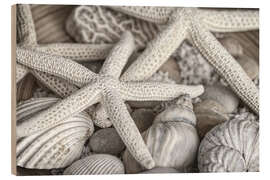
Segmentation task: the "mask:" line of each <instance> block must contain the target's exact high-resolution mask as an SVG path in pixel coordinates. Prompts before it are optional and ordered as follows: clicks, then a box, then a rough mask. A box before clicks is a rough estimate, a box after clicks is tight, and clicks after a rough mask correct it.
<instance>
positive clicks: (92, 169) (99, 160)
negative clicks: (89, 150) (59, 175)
mask: <svg viewBox="0 0 270 180" xmlns="http://www.w3.org/2000/svg"><path fill="white" fill-rule="evenodd" d="M124 173H125V170H124V165H123V163H122V161H121V160H120V159H118V158H117V157H115V156H112V155H108V154H94V155H90V156H88V157H86V158H84V159H80V160H78V161H76V162H74V163H73V164H72V165H71V166H69V167H68V168H66V169H65V171H64V175H94V174H124Z"/></svg>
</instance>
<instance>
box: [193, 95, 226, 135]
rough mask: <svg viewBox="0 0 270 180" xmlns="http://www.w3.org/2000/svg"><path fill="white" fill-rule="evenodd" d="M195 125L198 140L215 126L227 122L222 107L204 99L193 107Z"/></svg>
mask: <svg viewBox="0 0 270 180" xmlns="http://www.w3.org/2000/svg"><path fill="white" fill-rule="evenodd" d="M194 113H195V114H196V118H197V124H196V128H197V130H198V134H199V137H200V139H202V138H203V137H204V135H205V134H206V133H207V132H208V131H210V130H211V129H212V128H213V127H215V126H216V125H218V124H220V123H223V122H225V121H227V120H229V116H228V114H226V112H225V110H224V108H223V106H222V105H220V104H219V103H217V102H216V101H214V100H212V99H206V100H204V101H202V102H200V103H197V104H196V105H195V106H194Z"/></svg>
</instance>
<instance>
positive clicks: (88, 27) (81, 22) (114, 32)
mask: <svg viewBox="0 0 270 180" xmlns="http://www.w3.org/2000/svg"><path fill="white" fill-rule="evenodd" d="M66 31H67V32H68V33H69V34H70V35H71V36H72V37H73V38H74V39H75V40H76V41H77V42H82V43H91V44H101V43H116V42H118V40H119V38H120V37H121V35H122V33H123V32H125V31H130V32H131V33H132V35H133V36H134V39H135V44H136V46H137V47H138V48H144V47H145V46H146V44H147V43H148V41H150V40H152V39H153V38H154V37H155V36H156V34H157V33H158V32H159V26H157V25H156V24H154V23H150V22H147V21H143V20H140V19H138V18H134V17H131V16H128V15H126V14H123V13H120V12H117V11H113V10H111V9H108V8H105V7H101V6H79V7H76V8H75V9H74V10H73V12H72V13H71V15H70V16H69V18H68V19H67V21H66Z"/></svg>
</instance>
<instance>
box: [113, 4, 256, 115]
mask: <svg viewBox="0 0 270 180" xmlns="http://www.w3.org/2000/svg"><path fill="white" fill-rule="evenodd" d="M110 8H112V9H116V10H118V11H121V12H123V13H127V14H129V15H132V16H135V17H138V18H142V19H144V20H147V21H151V22H155V23H160V24H164V23H166V24H167V27H166V28H165V29H164V30H163V31H162V32H160V34H158V36H157V37H156V38H155V39H153V40H152V41H151V42H149V43H148V45H147V47H146V49H145V50H144V51H143V53H142V54H141V55H140V56H139V57H138V59H137V60H136V62H134V63H133V64H132V65H131V66H130V67H129V68H128V69H127V70H126V71H125V73H124V74H123V75H122V76H121V79H122V80H124V81H140V80H146V79H148V78H149V77H150V76H151V75H152V74H153V73H155V72H156V71H157V70H158V69H159V68H160V67H161V65H162V64H163V63H164V62H165V61H166V60H167V59H168V58H169V57H170V55H171V54H172V53H173V52H174V51H175V50H176V49H177V47H179V45H180V44H181V43H182V42H183V41H184V40H185V39H187V40H189V41H191V42H192V43H193V44H194V45H195V46H196V47H197V48H198V50H199V51H200V52H201V53H202V55H203V56H204V57H205V58H206V59H207V60H208V62H209V63H210V64H212V65H213V67H214V68H215V70H216V71H217V72H218V73H219V74H220V75H221V76H222V77H223V78H224V79H225V80H226V81H227V82H228V84H229V86H230V87H231V88H232V90H233V91H234V92H235V93H236V94H237V95H238V96H239V97H240V98H241V99H242V100H243V102H245V103H246V104H247V105H248V106H249V107H250V108H251V109H252V110H253V111H254V112H255V113H257V114H258V113H259V92H258V89H257V87H256V86H255V84H254V83H253V82H252V80H251V79H250V78H249V77H248V76H247V74H246V73H245V71H244V70H243V69H242V67H241V66H240V65H239V64H238V63H237V62H236V61H235V59H234V58H233V57H232V56H231V55H230V54H229V53H228V52H227V50H226V49H225V48H224V47H223V46H222V45H221V44H220V43H219V42H218V40H217V39H216V38H215V37H214V36H213V34H212V33H211V32H210V31H212V32H235V31H248V30H254V29H258V27H259V18H258V16H259V15H258V11H254V10H245V11H241V10H209V9H197V8H162V7H126V6H123V7H122V6H121V7H120V6H114V7H110Z"/></svg>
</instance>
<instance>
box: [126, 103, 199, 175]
mask: <svg viewBox="0 0 270 180" xmlns="http://www.w3.org/2000/svg"><path fill="white" fill-rule="evenodd" d="M190 104H191V103H190ZM194 122H195V123H196V117H195V116H194V114H193V111H192V109H190V108H188V106H185V105H183V106H179V105H178V104H177V105H171V106H170V107H169V108H168V109H166V110H165V111H163V112H161V114H159V115H158V116H157V117H156V118H155V120H154V123H153V125H152V126H151V127H150V128H149V129H148V130H147V131H145V132H144V133H143V134H142V136H143V138H144V141H145V143H146V145H147V147H148V149H149V151H150V153H151V155H152V157H153V159H154V161H155V164H156V167H168V168H175V169H177V170H180V171H184V172H187V171H188V169H189V168H190V167H191V166H192V165H193V163H194V161H195V159H196V154H197V149H198V147H199V138H198V134H197V131H196V128H195V127H194V125H195V124H194ZM123 161H124V164H125V168H126V172H127V173H138V172H141V171H143V170H144V169H143V168H142V167H141V166H139V165H138V164H137V163H136V162H135V161H134V160H133V159H132V157H131V156H130V154H129V152H128V151H127V150H126V151H125V153H124V155H123Z"/></svg>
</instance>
